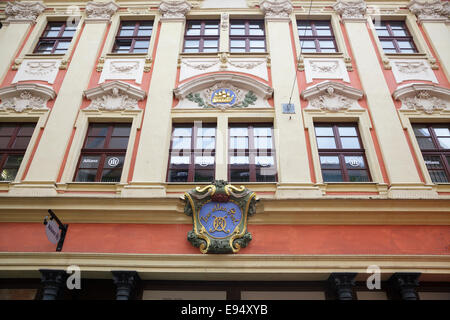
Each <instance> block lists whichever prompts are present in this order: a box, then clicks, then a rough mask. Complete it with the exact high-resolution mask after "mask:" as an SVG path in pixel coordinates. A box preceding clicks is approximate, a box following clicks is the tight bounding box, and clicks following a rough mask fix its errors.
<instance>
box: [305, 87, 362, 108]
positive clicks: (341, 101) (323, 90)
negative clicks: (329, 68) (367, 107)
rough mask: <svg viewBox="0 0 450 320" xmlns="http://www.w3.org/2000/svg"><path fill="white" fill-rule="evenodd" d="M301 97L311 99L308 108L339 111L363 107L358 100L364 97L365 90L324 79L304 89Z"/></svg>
mask: <svg viewBox="0 0 450 320" xmlns="http://www.w3.org/2000/svg"><path fill="white" fill-rule="evenodd" d="M301 97H302V98H303V99H305V100H308V101H309V105H308V107H307V109H313V110H314V109H316V110H321V111H325V112H339V111H345V110H348V109H361V107H360V106H359V105H358V103H357V100H359V99H361V98H362V97H363V92H362V91H361V90H358V89H355V88H353V87H350V86H347V85H345V84H342V83H339V82H333V81H324V82H321V83H318V84H316V85H314V86H311V87H309V88H308V89H306V90H304V91H303V92H302V94H301Z"/></svg>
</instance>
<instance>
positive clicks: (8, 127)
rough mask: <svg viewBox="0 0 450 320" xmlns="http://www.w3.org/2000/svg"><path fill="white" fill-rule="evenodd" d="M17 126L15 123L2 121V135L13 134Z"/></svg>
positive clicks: (0, 125)
mask: <svg viewBox="0 0 450 320" xmlns="http://www.w3.org/2000/svg"><path fill="white" fill-rule="evenodd" d="M15 128H16V125H15V124H8V123H2V124H0V135H2V136H10V135H12V134H13V132H14V129H15Z"/></svg>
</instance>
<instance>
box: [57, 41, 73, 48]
mask: <svg viewBox="0 0 450 320" xmlns="http://www.w3.org/2000/svg"><path fill="white" fill-rule="evenodd" d="M69 45H70V42H69V41H59V42H58V44H57V45H56V48H57V49H67V48H69Z"/></svg>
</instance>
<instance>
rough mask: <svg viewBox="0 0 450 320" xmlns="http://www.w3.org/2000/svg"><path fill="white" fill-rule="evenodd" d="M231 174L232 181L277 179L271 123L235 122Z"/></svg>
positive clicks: (231, 146) (231, 128)
mask: <svg viewBox="0 0 450 320" xmlns="http://www.w3.org/2000/svg"><path fill="white" fill-rule="evenodd" d="M228 176H229V180H230V181H231V182H275V181H277V169H276V164H275V148H274V142H273V126H272V124H232V125H230V128H229V164H228Z"/></svg>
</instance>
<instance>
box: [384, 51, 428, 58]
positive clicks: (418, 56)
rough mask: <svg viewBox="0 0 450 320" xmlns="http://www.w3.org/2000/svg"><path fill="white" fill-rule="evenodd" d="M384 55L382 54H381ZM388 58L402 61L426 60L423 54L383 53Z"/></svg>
mask: <svg viewBox="0 0 450 320" xmlns="http://www.w3.org/2000/svg"><path fill="white" fill-rule="evenodd" d="M383 53H384V52H383ZM384 55H385V56H386V57H388V58H403V59H411V58H412V59H414V58H426V57H427V55H426V54H425V53H384Z"/></svg>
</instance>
